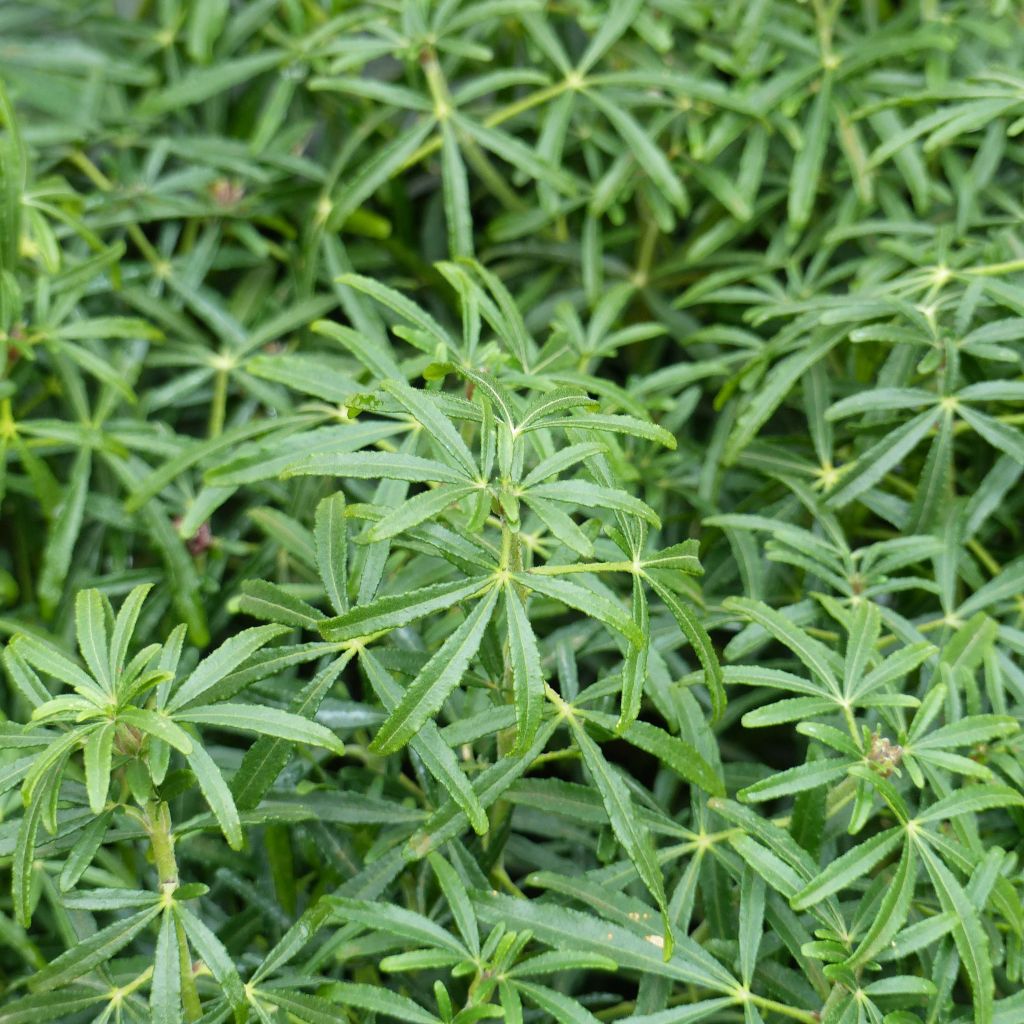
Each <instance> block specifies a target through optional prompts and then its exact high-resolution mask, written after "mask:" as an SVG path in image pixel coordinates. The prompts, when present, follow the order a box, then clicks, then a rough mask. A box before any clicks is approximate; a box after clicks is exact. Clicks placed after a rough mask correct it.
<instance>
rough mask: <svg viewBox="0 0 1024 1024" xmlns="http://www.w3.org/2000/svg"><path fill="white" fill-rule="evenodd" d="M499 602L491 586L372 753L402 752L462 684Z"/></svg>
mask: <svg viewBox="0 0 1024 1024" xmlns="http://www.w3.org/2000/svg"><path fill="white" fill-rule="evenodd" d="M497 599H498V590H497V588H493V587H492V588H491V589H490V590H489V591H488V592H487V593H486V594H485V595H484V596H483V597H482V598H481V599H480V600H479V601H478V602H477V603H476V605H475V606H474V608H473V610H472V611H471V612H470V613H469V615H467V616H466V619H465V621H464V622H463V623H462V625H461V626H459V628H458V629H456V630H455V632H454V633H452V635H451V636H450V637H448V639H447V640H446V641H445V642H444V644H442V646H441V648H440V649H439V650H438V651H437V653H436V654H435V655H434V656H433V657H432V658H431V659H430V660H429V661H428V662H427V664H426V665H424V666H423V670H422V671H421V672H420V674H419V675H418V676H417V677H416V679H415V680H414V681H413V682H412V684H411V685H410V686H409V688H408V689H407V690H406V691H405V695H404V696H403V697H402V699H401V700H400V701H399V703H398V706H397V707H396V708H395V710H394V711H392V712H391V714H390V715H389V716H388V718H387V720H386V721H385V722H384V724H383V725H382V726H381V727H380V729H379V730H378V731H377V735H376V736H375V737H374V738H373V742H372V743H371V744H370V749H371V750H373V751H374V752H375V753H379V754H392V753H394V752H395V751H396V750H400V749H401V748H402V747H403V746H405V744H406V743H408V741H409V739H410V737H412V736H413V735H414V734H415V733H416V731H417V730H418V729H419V728H420V726H422V725H423V723H424V722H426V721H427V720H428V719H429V718H430V717H431V716H432V715H433V714H434V713H435V712H436V711H437V710H438V709H439V708H440V707H441V705H442V704H443V703H444V702H445V700H446V698H447V697H448V694H450V693H451V692H452V690H454V689H455V687H456V686H458V685H459V682H460V680H461V679H462V676H463V675H464V674H465V672H466V669H467V668H468V667H469V662H470V660H471V659H472V657H473V655H474V654H476V652H477V649H478V648H479V646H480V641H481V640H482V639H483V634H484V630H485V629H486V628H487V624H488V622H489V621H490V619H491V613H492V612H493V611H494V605H495V603H496V602H497Z"/></svg>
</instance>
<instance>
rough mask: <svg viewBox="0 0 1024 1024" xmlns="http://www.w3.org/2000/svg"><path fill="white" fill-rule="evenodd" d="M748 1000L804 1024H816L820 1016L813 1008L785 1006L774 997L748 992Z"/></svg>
mask: <svg viewBox="0 0 1024 1024" xmlns="http://www.w3.org/2000/svg"><path fill="white" fill-rule="evenodd" d="M749 998H750V1001H751V1002H752V1003H753V1004H754V1005H755V1006H757V1007H759V1008H760V1009H762V1010H769V1011H770V1012H771V1013H778V1014H781V1015H782V1016H783V1017H789V1018H790V1019H791V1020H800V1021H803V1022H804V1024H818V1022H819V1021H820V1020H821V1018H820V1017H819V1016H818V1014H816V1013H815V1012H814V1011H813V1010H800V1009H798V1008H797V1007H795V1006H787V1005H786V1004H785V1003H778V1002H776V1001H775V1000H774V999H766V998H765V997H764V996H755V995H754V994H753V992H751V993H750V996H749Z"/></svg>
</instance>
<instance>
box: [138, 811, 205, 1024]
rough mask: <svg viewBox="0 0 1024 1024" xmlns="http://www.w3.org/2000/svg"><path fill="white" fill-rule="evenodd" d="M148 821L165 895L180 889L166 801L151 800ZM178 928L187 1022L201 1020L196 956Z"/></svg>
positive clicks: (180, 968)
mask: <svg viewBox="0 0 1024 1024" xmlns="http://www.w3.org/2000/svg"><path fill="white" fill-rule="evenodd" d="M146 822H147V829H148V831H149V845H150V848H151V849H152V851H153V863H154V865H155V866H156V871H157V877H158V879H159V882H160V892H161V894H163V895H166V894H168V893H173V892H174V891H175V890H176V889H177V888H178V881H179V880H178V861H177V859H176V858H175V856H174V834H173V832H172V830H171V812H170V808H169V807H168V806H167V804H166V803H164V802H162V801H161V802H157V801H155V800H153V801H151V802H150V803H149V805H148V806H147V808H146ZM175 929H176V931H177V936H178V970H179V973H180V975H181V1002H182V1006H183V1008H184V1012H185V1020H186V1021H196V1020H199V1018H200V1017H202V1015H203V1005H202V1003H201V1002H200V1000H199V992H198V990H197V989H196V979H195V974H194V973H193V971H192V958H191V956H190V955H189V948H188V936H186V935H185V929H184V928H183V927H182V924H181V922H180V921H178V920H177V919H176V920H175Z"/></svg>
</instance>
